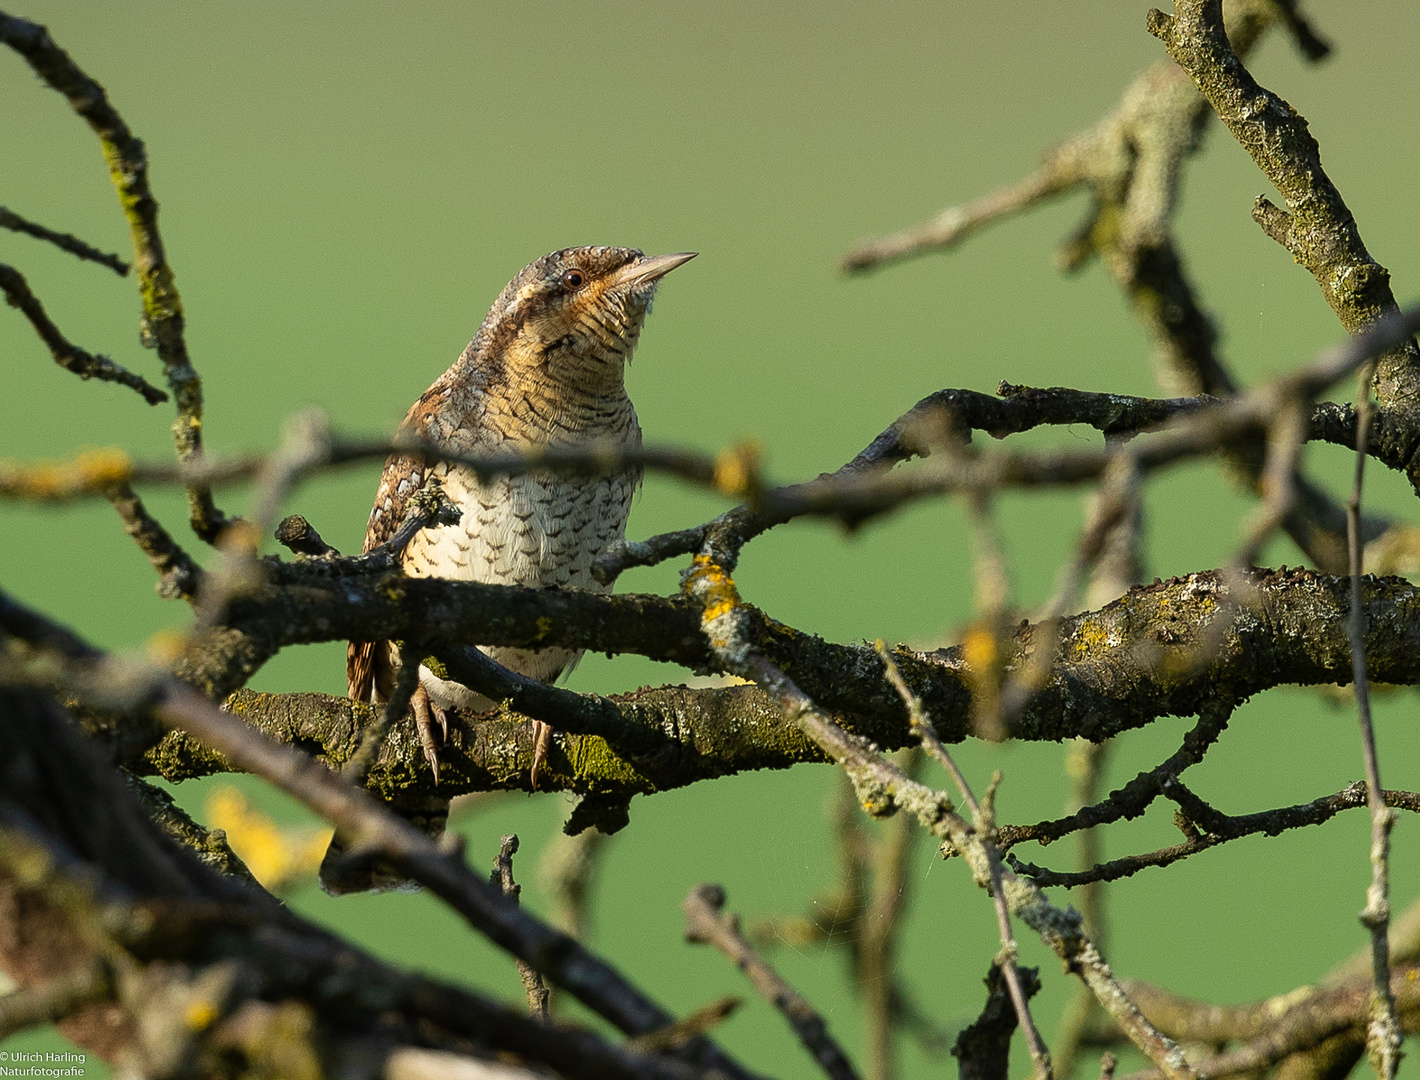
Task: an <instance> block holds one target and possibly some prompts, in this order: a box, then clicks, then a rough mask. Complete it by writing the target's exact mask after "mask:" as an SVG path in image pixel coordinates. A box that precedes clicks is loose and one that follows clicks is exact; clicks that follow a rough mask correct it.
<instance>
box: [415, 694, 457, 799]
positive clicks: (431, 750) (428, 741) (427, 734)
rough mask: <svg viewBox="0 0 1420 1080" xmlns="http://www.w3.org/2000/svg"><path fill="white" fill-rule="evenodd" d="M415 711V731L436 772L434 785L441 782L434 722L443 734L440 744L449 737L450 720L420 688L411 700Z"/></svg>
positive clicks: (430, 765)
mask: <svg viewBox="0 0 1420 1080" xmlns="http://www.w3.org/2000/svg"><path fill="white" fill-rule="evenodd" d="M409 704H410V706H411V707H412V708H413V710H414V729H415V730H416V731H417V732H419V745H420V746H421V747H423V749H424V757H425V760H427V761H428V762H429V768H431V769H433V770H434V783H436V784H437V783H438V782H439V750H438V747H437V745H436V744H435V742H434V721H435V720H438V722H439V728H440V732H441V738H440V739H439V742H443V741H444V740H445V739H447V738H448V737H449V718H448V714H447V713H445V712H444V710H443V709H441V708H439V706H438V705H435V704H434V702H433V701H431V700H430V699H429V693H428V691H426V690H425V689H424V687H423V686H420V687H419V688H418V689H416V690H415V691H414V695H413V696H412V697H411V698H410V699H409Z"/></svg>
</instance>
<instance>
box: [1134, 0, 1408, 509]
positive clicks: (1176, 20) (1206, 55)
mask: <svg viewBox="0 0 1420 1080" xmlns="http://www.w3.org/2000/svg"><path fill="white" fill-rule="evenodd" d="M1148 28H1149V32H1150V33H1151V34H1153V35H1154V36H1155V37H1157V38H1159V40H1160V41H1162V42H1163V43H1164V47H1165V48H1166V49H1167V50H1168V53H1169V56H1171V57H1172V58H1173V60H1174V62H1175V63H1177V64H1178V65H1179V67H1181V68H1182V69H1183V70H1184V71H1185V72H1187V73H1188V75H1189V77H1190V78H1192V80H1193V82H1194V84H1195V85H1196V86H1197V87H1198V89H1199V90H1200V91H1201V92H1202V94H1203V96H1204V97H1205V98H1206V99H1207V100H1208V104H1209V105H1211V106H1212V108H1213V111H1214V112H1215V113H1217V115H1218V118H1219V119H1220V120H1222V121H1223V123H1224V124H1225V125H1226V126H1227V128H1228V130H1229V131H1231V132H1232V134H1233V137H1234V138H1236V139H1237V141H1238V142H1239V143H1240V144H1241V145H1242V147H1243V149H1245V150H1246V151H1247V152H1248V153H1249V154H1250V155H1251V156H1252V159H1253V160H1254V161H1255V162H1256V163H1257V166H1258V168H1260V169H1261V170H1262V171H1263V172H1264V173H1266V175H1267V178H1268V179H1269V180H1271V181H1272V183H1273V184H1274V185H1276V187H1277V190H1278V191H1279V192H1281V194H1282V197H1283V199H1284V200H1285V201H1286V204H1287V209H1286V210H1285V211H1282V210H1280V209H1279V208H1277V207H1275V206H1272V205H1271V204H1270V203H1268V202H1267V201H1266V200H1265V199H1263V200H1260V201H1259V203H1258V208H1257V216H1258V219H1259V221H1260V222H1261V223H1262V224H1263V226H1264V228H1265V229H1266V230H1267V232H1268V234H1269V235H1271V236H1272V237H1273V238H1274V239H1277V240H1278V241H1279V242H1280V243H1282V244H1283V246H1285V247H1286V249H1287V251H1288V252H1289V253H1290V254H1291V255H1292V257H1293V258H1294V259H1295V260H1296V261H1297V262H1298V263H1300V264H1302V265H1303V266H1304V267H1306V269H1307V270H1308V271H1309V272H1310V273H1311V274H1312V276H1313V277H1314V278H1315V279H1316V282H1317V284H1318V285H1319V286H1320V287H1321V291H1322V295H1323V296H1324V297H1325V298H1326V302H1327V303H1328V304H1330V305H1331V307H1332V310H1334V311H1335V312H1336V315H1337V317H1338V318H1339V319H1340V320H1341V324H1342V325H1343V326H1345V327H1346V329H1347V330H1349V331H1350V332H1351V333H1353V334H1354V333H1360V332H1361V331H1363V330H1365V329H1367V328H1368V327H1370V326H1371V325H1372V324H1374V323H1375V321H1376V320H1377V319H1381V318H1384V317H1385V316H1387V315H1389V314H1391V313H1392V312H1394V311H1396V310H1397V307H1396V302H1395V297H1394V295H1393V294H1392V293H1391V288H1390V274H1389V272H1388V271H1387V270H1386V269H1385V267H1383V266H1381V265H1380V264H1379V263H1377V262H1376V261H1375V260H1374V259H1373V258H1371V255H1370V252H1368V251H1367V250H1366V245H1365V244H1364V243H1363V242H1362V240H1361V233H1360V229H1359V227H1358V226H1357V224H1356V219H1355V217H1354V216H1353V215H1352V213H1351V210H1350V208H1349V207H1348V206H1347V205H1346V201H1345V200H1344V199H1343V198H1342V196H1341V193H1340V191H1338V190H1337V188H1336V186H1335V185H1334V184H1333V183H1332V182H1331V180H1330V178H1329V177H1328V176H1327V174H1326V170H1325V169H1324V168H1323V167H1322V164H1321V151H1320V148H1319V147H1318V146H1317V142H1316V139H1315V138H1313V136H1312V134H1311V132H1310V131H1309V130H1308V128H1307V122H1306V120H1305V119H1304V118H1303V117H1302V115H1301V114H1300V113H1298V112H1297V111H1296V109H1294V108H1292V106H1291V105H1289V104H1288V103H1287V102H1286V101H1284V100H1283V99H1282V98H1281V97H1279V96H1278V95H1276V94H1275V93H1273V92H1271V91H1269V90H1266V89H1264V88H1263V87H1262V86H1260V85H1259V84H1258V83H1257V80H1256V79H1254V78H1253V77H1252V75H1251V73H1250V72H1249V71H1248V70H1247V68H1246V67H1244V66H1243V63H1242V61H1241V60H1240V59H1239V58H1238V55H1237V53H1236V52H1235V51H1234V50H1233V48H1232V46H1231V45H1230V44H1229V42H1228V36H1227V34H1226V33H1225V32H1224V28H1223V9H1222V0H1177V2H1176V3H1175V5H1174V14H1173V15H1172V16H1169V15H1165V14H1163V13H1162V12H1160V11H1158V10H1157V9H1156V10H1152V11H1150V12H1149V18H1148ZM1374 386H1375V392H1376V398H1377V399H1378V400H1379V401H1380V403H1381V404H1382V405H1383V406H1386V407H1389V408H1391V409H1394V410H1397V411H1403V412H1404V413H1405V414H1406V415H1407V416H1409V417H1412V418H1414V417H1416V416H1417V415H1420V349H1417V348H1416V345H1415V342H1414V340H1413V339H1407V340H1405V341H1402V342H1400V343H1399V344H1397V345H1395V346H1393V347H1391V348H1389V349H1387V350H1386V351H1385V352H1384V353H1383V354H1381V356H1380V358H1379V361H1378V363H1377V365H1376V372H1375V379H1374ZM1418 441H1420V440H1417V438H1416V435H1415V433H1414V432H1413V431H1412V432H1410V433H1409V437H1408V439H1407V440H1405V441H1404V442H1400V443H1398V444H1397V445H1396V446H1394V447H1392V448H1391V451H1390V452H1391V453H1392V454H1393V456H1396V457H1399V458H1400V459H1402V460H1404V461H1406V462H1407V465H1406V472H1407V473H1408V474H1409V476H1410V479H1411V483H1412V485H1416V486H1417V487H1420V467H1417V466H1416V465H1415V464H1414V463H1413V462H1412V461H1411V459H1412V457H1413V455H1414V453H1415V447H1416V445H1417V442H1418Z"/></svg>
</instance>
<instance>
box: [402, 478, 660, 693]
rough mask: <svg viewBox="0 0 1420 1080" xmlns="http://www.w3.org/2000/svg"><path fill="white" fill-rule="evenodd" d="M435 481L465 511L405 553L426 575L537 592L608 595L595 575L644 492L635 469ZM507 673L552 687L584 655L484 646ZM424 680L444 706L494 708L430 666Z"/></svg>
mask: <svg viewBox="0 0 1420 1080" xmlns="http://www.w3.org/2000/svg"><path fill="white" fill-rule="evenodd" d="M432 472H433V475H434V476H436V477H439V478H440V479H441V480H442V481H443V484H444V490H445V493H446V494H447V495H448V497H449V498H450V499H451V500H452V501H453V502H454V503H455V504H456V505H458V506H460V507H462V508H463V518H462V520H461V521H460V522H459V523H458V524H457V525H452V526H445V527H441V528H435V529H426V530H425V531H424V532H423V533H421V534H420V535H419V536H417V537H416V538H415V540H414V542H413V543H411V544H410V546H409V548H408V550H407V551H406V553H405V571H406V572H407V573H409V574H411V575H414V576H416V577H441V578H452V579H456V580H461V581H483V582H488V583H490V584H500V585H523V586H527V587H529V588H577V589H590V590H594V591H596V592H606V591H607V586H605V585H602V584H600V583H599V582H597V581H596V580H595V579H594V578H593V577H592V574H591V566H592V560H593V559H595V558H596V557H597V556H598V555H599V554H601V552H602V551H604V550H605V549H606V547H607V545H608V544H610V543H612V542H613V541H615V540H620V539H621V538H622V537H623V536H624V535H625V533H626V518H627V515H628V514H629V513H630V511H631V500H632V497H633V495H634V494H635V490H636V483H637V477H636V475H635V474H633V473H623V474H620V475H616V476H602V477H585V476H570V477H563V476H555V475H551V474H545V473H544V474H527V475H524V476H515V477H501V478H497V479H494V480H490V481H487V482H486V483H485V482H481V481H479V480H478V478H477V477H476V476H474V475H473V474H472V473H470V472H468V471H467V470H465V469H462V468H460V467H459V466H457V465H445V464H440V465H436V466H435V467H434V469H433V470H432ZM483 651H484V652H485V653H487V654H488V655H489V656H491V657H493V659H495V660H497V661H498V662H499V663H500V664H503V665H504V666H505V667H508V668H511V669H512V670H513V671H516V672H519V673H521V674H523V675H528V676H530V677H532V678H535V679H541V680H544V681H548V682H551V681H552V680H554V679H556V678H557V677H559V676H560V675H563V674H565V673H566V672H569V671H571V669H572V668H573V667H575V666H576V664H577V661H578V660H579V659H580V658H581V655H582V653H581V651H580V650H575V651H574V650H571V649H560V648H553V649H538V650H529V649H513V648H506V647H501V646H498V647H490V648H484V649H483ZM419 675H420V682H421V683H422V684H423V685H424V688H425V690H426V691H427V692H428V694H429V696H430V698H431V699H432V700H433V701H434V702H435V704H437V705H440V706H441V707H443V708H450V707H452V708H461V709H472V710H484V709H489V708H492V707H493V703H492V702H490V701H488V699H486V698H484V697H483V696H482V695H480V694H475V693H473V692H472V691H470V690H469V689H468V688H467V687H465V686H462V685H460V684H459V683H455V682H450V681H446V680H443V679H440V678H438V677H437V676H435V675H434V674H433V673H432V672H430V671H429V670H428V669H427V668H422V667H421V668H420V672H419Z"/></svg>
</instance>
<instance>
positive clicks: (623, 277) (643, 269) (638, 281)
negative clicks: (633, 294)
mask: <svg viewBox="0 0 1420 1080" xmlns="http://www.w3.org/2000/svg"><path fill="white" fill-rule="evenodd" d="M698 254H700V253H699V252H698V251H681V252H678V253H677V254H675V255H651V256H649V257H648V256H644V255H643V256H642V257H641V258H639V259H637V260H636V261H635V262H633V263H628V264H627V265H626V266H623V267H622V268H621V270H620V271H619V272H618V273H617V275H616V284H618V285H643V284H646V283H648V282H652V281H659V280H660V279H661V278H663V277H665V276H666V275H667V274H669V273H670V272H671V271H672V270H674V269H675V268H676V267H677V266H680V265H681V264H682V263H688V262H690V260H691V259H693V258H695V256H696V255H698Z"/></svg>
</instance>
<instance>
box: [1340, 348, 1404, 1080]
mask: <svg viewBox="0 0 1420 1080" xmlns="http://www.w3.org/2000/svg"><path fill="white" fill-rule="evenodd" d="M1370 385H1371V371H1370V370H1369V367H1368V368H1367V369H1363V370H1362V372H1361V376H1360V380H1359V384H1358V386H1357V390H1356V408H1357V410H1358V411H1359V413H1360V415H1359V418H1358V422H1357V424H1356V473H1355V479H1354V481H1353V483H1352V487H1351V499H1350V501H1349V502H1348V503H1347V505H1346V523H1347V530H1346V539H1347V544H1348V548H1349V551H1350V555H1351V618H1350V620H1349V621H1348V626H1347V631H1348V637H1350V639H1351V670H1352V678H1353V686H1354V691H1355V694H1356V714H1357V719H1358V720H1359V722H1360V725H1361V755H1362V758H1363V760H1364V761H1365V766H1366V791H1367V792H1368V796H1367V800H1366V801H1367V803H1368V805H1369V806H1370V810H1371V885H1370V888H1369V889H1368V890H1367V891H1366V906H1365V908H1364V909H1362V911H1361V925H1362V926H1364V927H1365V928H1366V929H1367V930H1368V931H1369V932H1370V935H1371V966H1372V978H1373V979H1374V994H1373V998H1372V1003H1371V1019H1370V1024H1369V1025H1368V1027H1367V1030H1366V1047H1367V1050H1368V1052H1369V1054H1370V1058H1371V1067H1372V1068H1374V1069H1375V1070H1376V1075H1377V1076H1379V1077H1381V1080H1395V1074H1396V1071H1397V1070H1398V1069H1399V1068H1400V1058H1401V1054H1400V1046H1401V1042H1402V1041H1403V1036H1402V1034H1401V1028H1400V1018H1399V1016H1397V1014H1396V1010H1395V997H1394V995H1393V994H1392V993H1391V989H1390V941H1389V937H1388V930H1389V926H1390V896H1389V892H1390V831H1391V829H1392V828H1394V827H1395V818H1396V815H1395V811H1393V810H1391V809H1390V808H1389V807H1387V806H1386V803H1385V798H1384V795H1383V789H1382V788H1381V773H1380V761H1379V758H1378V757H1377V755H1376V735H1375V728H1374V726H1373V725H1372V723H1371V693H1370V682H1369V679H1368V678H1367V675H1366V643H1365V615H1364V613H1363V612H1362V610H1361V490H1362V487H1363V486H1364V482H1365V474H1366V452H1365V447H1366V434H1367V431H1366V429H1367V426H1368V424H1369V422H1370V409H1369V408H1368V405H1369V397H1370Z"/></svg>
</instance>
